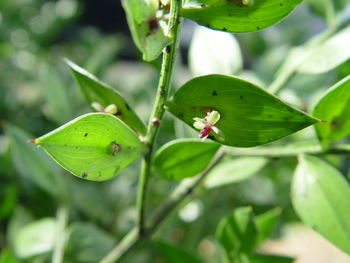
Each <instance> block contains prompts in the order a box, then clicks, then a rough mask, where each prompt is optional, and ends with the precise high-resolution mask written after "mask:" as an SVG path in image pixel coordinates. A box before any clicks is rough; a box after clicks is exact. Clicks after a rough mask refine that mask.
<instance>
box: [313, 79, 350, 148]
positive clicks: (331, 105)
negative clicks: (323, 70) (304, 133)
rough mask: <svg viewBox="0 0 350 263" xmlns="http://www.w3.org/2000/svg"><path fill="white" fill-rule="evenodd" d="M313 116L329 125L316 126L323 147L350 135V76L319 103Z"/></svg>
mask: <svg viewBox="0 0 350 263" xmlns="http://www.w3.org/2000/svg"><path fill="white" fill-rule="evenodd" d="M312 114H313V115H314V116H316V117H318V118H320V119H322V120H326V121H327V123H320V124H317V125H316V126H315V129H316V132H317V135H318V138H319V139H320V141H321V144H322V145H323V147H326V146H327V144H328V142H329V141H332V140H335V139H339V138H342V137H344V136H347V135H349V134H350V75H349V76H347V77H346V78H344V79H342V80H341V81H339V82H338V83H337V84H335V85H334V86H333V87H331V88H330V89H329V90H328V91H327V92H326V93H325V94H324V96H322V97H321V99H320V100H319V101H318V102H317V104H316V106H315V107H314V110H313V112H312Z"/></svg>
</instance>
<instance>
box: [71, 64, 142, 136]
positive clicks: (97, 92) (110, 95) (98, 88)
mask: <svg viewBox="0 0 350 263" xmlns="http://www.w3.org/2000/svg"><path fill="white" fill-rule="evenodd" d="M66 63H67V64H68V66H69V67H70V69H71V70H72V73H73V75H74V77H75V79H76V80H77V83H78V85H79V87H80V89H81V91H82V92H83V94H84V96H85V99H86V100H87V101H88V103H89V104H90V105H91V103H93V102H97V103H99V104H100V105H101V106H102V107H107V106H108V105H110V104H115V105H116V106H117V108H118V112H117V113H116V114H115V115H116V116H117V117H118V118H119V119H121V120H122V121H124V122H125V123H126V124H127V125H128V126H129V127H130V128H132V129H133V130H135V131H136V132H138V133H141V134H145V133H146V127H145V125H144V123H143V122H142V121H141V120H140V118H139V117H138V116H137V115H136V113H135V112H134V111H133V110H132V109H131V108H130V106H129V105H128V103H127V102H126V101H125V100H124V98H123V97H122V96H121V95H120V94H119V93H118V92H117V91H116V90H114V89H112V88H111V87H109V86H108V85H107V84H105V83H103V82H101V81H99V80H98V79H97V78H96V77H95V76H94V75H92V74H90V73H89V72H87V71H86V70H85V69H83V68H81V67H79V66H78V65H76V64H74V63H73V62H71V61H69V60H66Z"/></svg>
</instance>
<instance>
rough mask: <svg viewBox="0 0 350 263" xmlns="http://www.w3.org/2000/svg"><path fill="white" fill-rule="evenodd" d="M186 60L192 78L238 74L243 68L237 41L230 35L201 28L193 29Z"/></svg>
mask: <svg viewBox="0 0 350 263" xmlns="http://www.w3.org/2000/svg"><path fill="white" fill-rule="evenodd" d="M209 50H210V52H208V51H209ZM188 59H189V67H190V70H191V72H192V75H194V76H201V75H207V74H214V73H219V74H228V75H230V74H234V73H237V72H239V71H240V70H241V69H242V66H243V59H242V54H241V50H240V47H239V44H238V41H237V40H236V38H235V37H234V36H233V35H232V34H230V33H226V32H220V31H216V30H211V29H208V28H205V27H202V26H197V27H196V29H195V32H194V35H193V39H192V42H191V46H190V50H189V58H188Z"/></svg>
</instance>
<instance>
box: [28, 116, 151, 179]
mask: <svg viewBox="0 0 350 263" xmlns="http://www.w3.org/2000/svg"><path fill="white" fill-rule="evenodd" d="M34 143H35V144H37V145H39V146H40V147H41V148H43V149H44V150H45V151H46V152H47V153H48V154H49V155H50V156H51V157H52V158H53V159H54V160H55V161H56V162H58V163H59V164H60V165H61V166H62V167H63V168H65V169H66V170H68V171H69V172H71V173H72V174H74V175H76V176H78V177H81V178H83V179H87V180H93V181H102V180H107V179H110V178H111V177H113V176H115V174H116V173H118V172H120V171H121V170H122V169H123V168H125V167H126V166H128V165H129V164H130V163H132V162H133V161H135V160H136V159H137V158H138V157H140V156H141V154H142V153H143V152H144V150H145V146H144V145H143V144H142V143H141V142H140V140H139V139H138V137H137V136H136V134H135V133H134V132H133V131H132V130H131V129H130V128H129V127H128V126H126V125H125V124H124V123H123V122H122V121H120V120H119V119H118V118H117V117H115V116H113V115H111V114H105V113H89V114H85V115H82V116H80V117H78V118H76V119H74V120H72V121H70V122H68V123H66V124H65V125H63V126H61V127H60V128H58V129H56V130H54V131H52V132H50V133H48V134H46V135H44V136H42V137H40V138H38V139H36V140H35V141H34Z"/></svg>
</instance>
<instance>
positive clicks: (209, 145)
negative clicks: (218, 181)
mask: <svg viewBox="0 0 350 263" xmlns="http://www.w3.org/2000/svg"><path fill="white" fill-rule="evenodd" d="M219 147H220V145H219V144H217V143H213V142H201V141H199V140H195V139H180V140H175V141H171V142H169V143H167V144H165V145H164V146H163V147H161V148H160V149H159V150H158V152H157V153H156V155H155V158H154V163H153V164H154V167H155V168H156V170H157V172H158V173H159V174H160V175H161V176H162V177H164V178H166V179H168V180H181V179H183V178H186V177H191V176H194V175H196V174H198V173H200V172H201V171H203V170H204V169H205V168H206V167H207V166H208V164H209V162H210V160H211V159H212V158H213V156H214V155H215V153H216V151H217V150H218V149H219ZM184 167H186V169H184Z"/></svg>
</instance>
